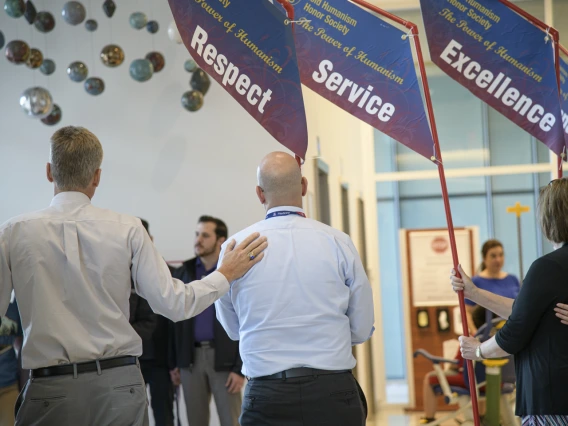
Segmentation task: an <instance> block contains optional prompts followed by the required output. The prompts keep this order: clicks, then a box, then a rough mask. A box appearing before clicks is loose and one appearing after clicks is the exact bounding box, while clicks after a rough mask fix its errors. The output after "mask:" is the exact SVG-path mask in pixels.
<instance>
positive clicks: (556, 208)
mask: <svg viewBox="0 0 568 426" xmlns="http://www.w3.org/2000/svg"><path fill="white" fill-rule="evenodd" d="M538 216H539V222H540V225H541V227H542V231H543V233H544V235H545V236H546V238H548V240H550V241H551V242H552V243H553V244H554V247H555V249H556V250H555V251H553V252H552V253H549V254H547V255H545V256H543V257H541V258H539V259H537V260H535V261H534V262H533V264H532V265H531V267H530V269H529V271H528V273H527V276H526V278H525V280H524V282H523V286H522V288H521V291H520V292H519V295H518V296H517V298H516V300H515V301H514V303H513V300H512V299H508V298H505V297H502V296H497V295H495V294H492V293H489V292H488V291H485V290H481V289H478V288H477V287H475V286H474V285H473V283H472V281H471V279H470V278H469V277H468V276H467V275H465V273H464V272H463V270H462V269H461V266H460V268H459V272H460V274H461V276H462V277H461V278H458V276H457V275H456V273H455V271H452V277H451V282H452V285H453V287H454V290H456V291H459V290H463V291H464V296H465V297H467V298H468V299H470V300H473V301H474V302H476V303H478V304H480V305H482V306H484V307H486V308H487V309H489V310H491V311H493V312H495V313H497V314H498V315H499V316H501V317H503V318H507V323H506V324H505V326H504V327H503V328H502V329H501V330H500V331H499V332H498V333H497V334H496V335H495V336H494V337H492V338H491V339H489V340H487V341H486V342H483V343H480V342H479V341H478V340H477V339H474V338H472V337H464V336H462V337H460V345H461V351H462V355H463V357H464V358H465V359H472V360H482V359H486V358H498V357H504V356H508V355H515V371H516V375H517V405H516V414H517V415H518V416H520V417H522V418H523V426H541V425H543V426H544V425H568V387H567V386H566V383H568V332H567V330H566V328H565V327H564V325H562V322H561V321H559V320H558V318H557V317H561V318H562V315H563V314H562V313H557V314H556V315H555V311H557V312H558V306H561V307H562V306H564V305H562V304H565V303H567V302H568V245H566V243H567V242H568V179H556V180H553V181H552V182H550V184H548V186H546V187H544V188H542V189H541V191H540V196H539V200H538ZM554 307H556V308H554ZM553 308H554V309H553Z"/></svg>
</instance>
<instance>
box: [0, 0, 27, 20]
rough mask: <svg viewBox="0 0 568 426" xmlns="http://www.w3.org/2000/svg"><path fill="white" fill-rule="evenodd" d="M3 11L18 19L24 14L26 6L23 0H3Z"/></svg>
mask: <svg viewBox="0 0 568 426" xmlns="http://www.w3.org/2000/svg"><path fill="white" fill-rule="evenodd" d="M4 10H5V11H6V13H7V14H8V16H11V17H12V18H20V17H22V16H24V13H26V4H25V3H24V0H5V1H4Z"/></svg>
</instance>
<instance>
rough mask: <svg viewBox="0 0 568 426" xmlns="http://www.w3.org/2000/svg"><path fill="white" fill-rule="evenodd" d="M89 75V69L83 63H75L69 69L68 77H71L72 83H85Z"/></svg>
mask: <svg viewBox="0 0 568 426" xmlns="http://www.w3.org/2000/svg"><path fill="white" fill-rule="evenodd" d="M88 74H89V69H88V68H87V66H86V65H85V64H84V63H83V62H79V61H77V62H73V63H72V64H71V65H69V67H68V68H67V75H68V76H69V78H70V79H71V81H74V82H76V83H80V82H82V81H84V80H85V79H86V78H87V75H88Z"/></svg>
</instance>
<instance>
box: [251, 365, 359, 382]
mask: <svg viewBox="0 0 568 426" xmlns="http://www.w3.org/2000/svg"><path fill="white" fill-rule="evenodd" d="M344 373H351V370H318V369H317V368H306V367H301V368H291V369H289V370H285V371H281V372H280V373H275V374H271V375H270V376H261V377H253V378H251V379H250V380H278V379H283V380H286V379H294V378H297V377H308V376H325V375H327V374H344Z"/></svg>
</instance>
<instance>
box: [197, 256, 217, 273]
mask: <svg viewBox="0 0 568 426" xmlns="http://www.w3.org/2000/svg"><path fill="white" fill-rule="evenodd" d="M195 264H196V265H197V267H199V268H203V270H204V271H205V273H207V274H210V273H211V272H213V271H215V270H216V269H217V265H214V266H213V267H212V268H211V269H209V270H207V269H205V265H204V264H203V262H202V261H201V258H200V257H199V256H197V258H196V261H195Z"/></svg>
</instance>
